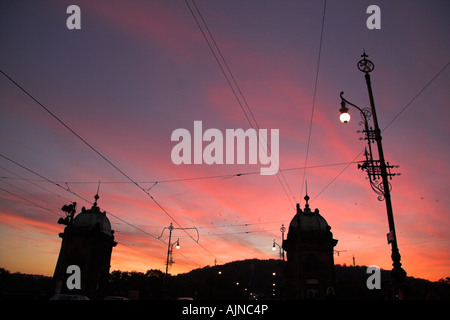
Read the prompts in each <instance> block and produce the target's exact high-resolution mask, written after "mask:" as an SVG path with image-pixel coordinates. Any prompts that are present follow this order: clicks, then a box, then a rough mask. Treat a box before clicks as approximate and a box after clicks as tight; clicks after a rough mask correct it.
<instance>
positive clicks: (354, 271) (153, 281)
mask: <svg viewBox="0 0 450 320" xmlns="http://www.w3.org/2000/svg"><path fill="white" fill-rule="evenodd" d="M335 270H336V288H335V291H336V298H337V299H360V300H373V299H378V300H384V299H391V298H392V293H391V289H392V287H393V286H392V283H391V279H390V276H389V273H390V271H385V270H381V289H380V290H376V289H373V290H369V289H368V288H367V286H366V281H367V278H368V277H369V276H370V274H367V273H366V271H367V267H365V266H355V267H353V266H340V265H336V269H335ZM405 283H406V285H407V286H408V287H409V289H410V292H411V296H412V297H413V298H414V299H418V300H422V299H431V298H437V299H441V300H449V299H450V278H446V279H442V280H440V281H436V282H432V281H428V280H423V279H416V278H413V277H407V278H406V281H405ZM108 285H109V286H108V295H111V296H125V297H130V298H134V299H143V300H146V299H164V297H165V285H164V273H163V272H162V271H160V270H153V269H152V270H148V271H147V272H145V273H142V272H136V271H131V272H128V271H112V272H111V274H110V279H109V282H108ZM53 288H54V283H53V280H52V278H51V277H45V276H39V275H28V274H21V273H10V272H8V271H7V270H5V269H2V268H0V299H2V300H5V299H9V300H24V299H28V300H30V299H33V300H38V299H49V298H50V297H51V296H53ZM167 289H168V297H169V299H176V298H179V297H192V298H195V299H201V300H207V299H227V300H228V299H234V300H236V299H243V300H247V299H250V298H258V299H286V298H287V294H286V283H285V279H284V275H283V263H282V261H280V260H273V259H271V260H259V259H249V260H242V261H233V262H229V263H226V264H224V265H218V266H206V267H204V268H199V269H195V270H192V271H190V272H188V273H184V274H179V275H177V276H170V275H169V278H168V286H167Z"/></svg>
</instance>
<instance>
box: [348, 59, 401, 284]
mask: <svg viewBox="0 0 450 320" xmlns="http://www.w3.org/2000/svg"><path fill="white" fill-rule="evenodd" d="M361 57H363V59H362V60H360V61H359V62H358V69H359V70H360V71H361V72H364V73H365V79H366V84H367V90H368V92H369V100H370V109H369V108H363V109H361V108H359V107H358V106H356V105H355V104H353V103H351V102H349V101H348V100H346V99H344V97H343V94H344V92H341V94H340V97H341V108H340V110H339V111H340V113H341V115H340V117H339V119H340V121H341V122H342V123H347V122H349V121H350V114H349V113H348V108H347V107H346V105H347V104H349V105H351V106H352V107H354V108H356V109H358V111H359V112H360V113H361V117H362V119H363V124H364V130H363V132H364V133H365V138H364V140H367V143H368V148H366V152H365V157H366V160H365V161H364V162H363V164H362V165H361V164H358V169H361V170H363V171H366V172H367V175H368V177H369V181H370V186H371V187H372V189H373V190H374V191H375V193H377V194H378V200H379V201H383V200H384V201H385V203H386V210H387V216H388V222H389V233H388V234H387V238H388V244H389V243H390V244H391V246H392V256H391V257H392V261H393V264H392V265H393V269H392V271H391V277H392V278H393V279H394V280H395V281H396V282H397V283H402V282H403V280H404V279H405V277H406V271H405V270H403V268H402V264H401V262H400V259H401V257H400V252H399V249H398V245H397V235H396V233H395V224H394V213H393V211H392V202H391V184H390V183H389V179H391V180H392V177H393V176H395V175H399V174H395V173H391V172H390V169H391V168H397V167H398V166H392V165H389V162H388V163H387V164H386V162H385V159H384V153H383V145H382V143H381V130H380V128H379V126H378V119H377V114H376V110H375V102H374V99H373V93H372V86H371V81H370V72H372V71H373V69H374V64H373V62H372V61H370V60H368V59H366V58H367V57H368V55H367V54H366V53H365V52H364V53H363V55H362V56H361ZM370 118H372V119H373V125H374V128H372V127H370V126H369V122H368V120H369V119H370ZM373 142H376V144H377V148H378V157H379V159H378V160H374V158H373V154H372V145H371V144H372V143H373ZM380 178H381V182H380ZM388 178H389V179H388Z"/></svg>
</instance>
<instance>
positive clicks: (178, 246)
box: [175, 240, 180, 249]
mask: <svg viewBox="0 0 450 320" xmlns="http://www.w3.org/2000/svg"><path fill="white" fill-rule="evenodd" d="M175 248H177V249H180V240H177V246H176V247H175Z"/></svg>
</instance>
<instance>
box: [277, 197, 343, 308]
mask: <svg viewBox="0 0 450 320" xmlns="http://www.w3.org/2000/svg"><path fill="white" fill-rule="evenodd" d="M304 199H305V200H306V204H305V208H304V209H303V210H301V209H300V205H299V204H297V214H296V215H295V216H294V218H293V219H292V221H291V223H290V225H289V232H288V235H287V239H286V240H284V241H283V249H284V250H286V252H287V262H286V269H285V276H286V280H287V284H288V289H289V295H290V298H292V299H309V298H315V299H321V298H324V297H325V296H326V295H327V291H328V292H330V290H333V292H334V287H335V272H334V257H333V251H334V247H335V246H336V244H337V242H338V240H335V239H333V234H332V233H331V231H330V230H331V227H330V226H329V225H328V223H327V221H326V220H325V219H324V218H323V217H322V216H321V215H320V214H319V209H315V210H314V212H313V211H311V209H310V208H309V204H308V200H309V196H308V195H306V196H305V198H304ZM329 288H332V289H329Z"/></svg>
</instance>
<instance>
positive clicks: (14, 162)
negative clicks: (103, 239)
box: [0, 154, 200, 267]
mask: <svg viewBox="0 0 450 320" xmlns="http://www.w3.org/2000/svg"><path fill="white" fill-rule="evenodd" d="M0 157H2V158H4V159H5V160H8V161H10V162H11V163H13V164H15V165H17V166H19V167H21V168H22V169H25V170H27V171H28V172H30V173H32V174H34V175H37V176H38V177H40V178H41V179H43V180H44V181H47V182H49V183H52V184H54V185H55V186H57V187H59V188H61V189H63V190H64V191H66V192H69V193H71V194H72V195H74V196H76V197H77V198H79V199H81V200H83V201H85V202H86V203H89V204H90V203H91V202H90V201H89V200H88V199H86V198H85V197H83V196H80V195H79V194H77V193H76V192H74V191H72V190H70V189H68V188H64V187H63V186H62V185H61V184H59V183H57V182H55V181H52V180H50V179H48V178H47V177H45V176H43V175H42V174H39V173H37V172H36V171H34V170H31V169H30V168H27V167H26V166H24V165H22V164H20V163H18V162H17V161H14V160H12V159H10V158H8V157H6V156H5V155H3V154H0ZM97 183H98V182H97ZM0 190H3V191H5V192H7V193H9V194H12V195H14V196H16V197H18V198H20V199H22V200H24V201H27V202H29V203H31V204H33V205H35V206H37V207H39V208H41V209H44V210H47V211H49V212H50V213H53V214H55V215H58V216H60V217H62V215H61V214H59V213H56V212H54V211H52V210H51V209H49V208H45V207H43V206H41V205H39V204H37V203H35V202H33V201H30V200H28V199H26V198H24V197H22V196H20V195H17V194H15V193H13V192H10V191H8V190H6V189H3V188H0ZM105 211H106V213H107V214H108V215H110V216H112V217H114V218H115V219H117V220H119V221H121V222H123V223H124V224H126V225H128V226H130V227H132V228H134V229H136V230H138V231H140V232H142V233H144V234H146V235H148V236H150V237H152V238H154V239H156V240H158V241H160V242H162V243H164V244H167V243H166V242H165V241H164V240H162V239H159V238H158V237H157V236H155V235H153V234H151V233H149V232H147V231H145V230H143V229H142V228H139V227H137V226H136V225H134V224H132V223H130V222H128V221H126V220H124V219H122V218H120V217H118V216H117V215H115V214H113V213H111V212H110V211H108V210H105ZM135 250H136V249H135ZM179 255H181V256H182V257H184V258H185V259H186V260H188V261H190V262H191V263H192V264H194V265H197V266H199V267H200V265H199V264H197V263H196V262H194V261H192V260H191V259H190V258H188V257H186V256H185V255H183V254H182V253H179Z"/></svg>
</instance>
